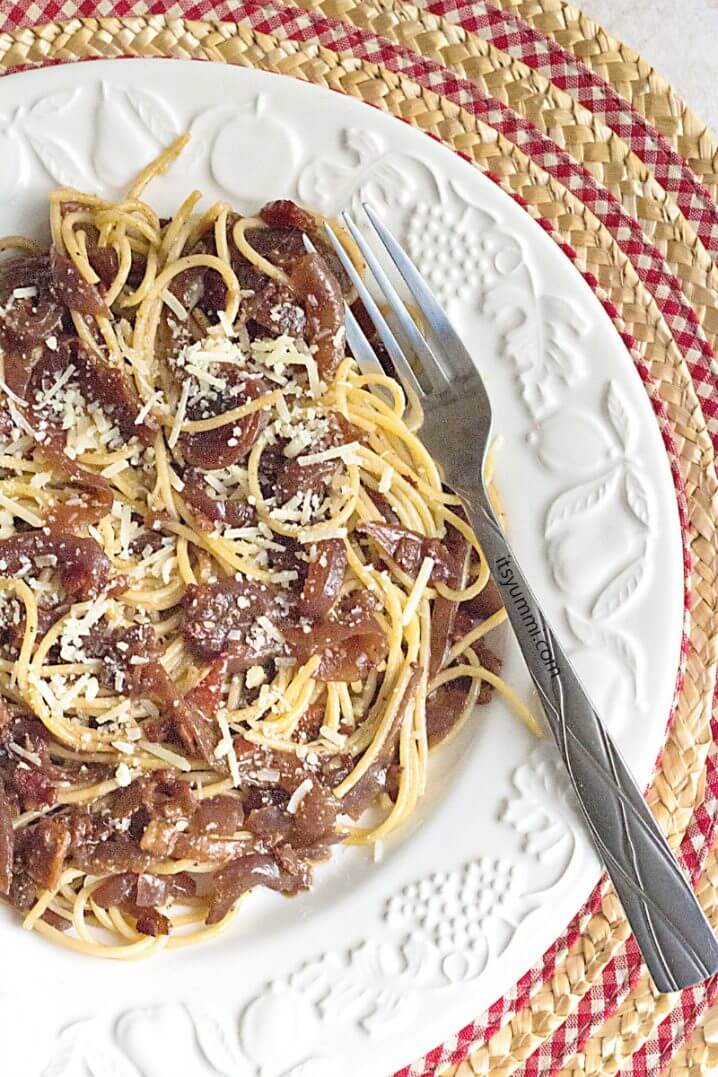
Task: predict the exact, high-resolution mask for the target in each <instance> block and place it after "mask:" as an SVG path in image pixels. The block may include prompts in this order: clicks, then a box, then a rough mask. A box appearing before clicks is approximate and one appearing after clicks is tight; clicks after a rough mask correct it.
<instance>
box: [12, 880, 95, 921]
mask: <svg viewBox="0 0 718 1077" xmlns="http://www.w3.org/2000/svg"><path fill="white" fill-rule="evenodd" d="M82 874H83V873H82V872H81V871H78V870H77V869H76V868H70V869H68V870H67V871H64V872H63V873H62V875H61V876H60V879H59V881H58V884H57V886H56V887H54V888H53V889H52V890H43V892H42V893H41V894H40V896H39V897H38V899H37V901H36V902H35V904H34V905H33V907H32V908H31V909H30V911H29V913H28V914H27V916H26V917H25V919H24V920H23V922H22V926H23V927H24V928H25V930H26V931H32V929H33V928H34V927H35V925H36V924H37V922H38V920H39V919H40V917H41V916H42V915H43V913H45V911H46V910H47V908H48V906H49V905H50V902H51V901H52V900H53V898H54V897H55V895H56V894H57V892H58V891H59V889H60V887H61V886H64V885H65V884H66V883H68V882H72V881H73V880H74V879H77V878H79V877H80V876H81V875H82Z"/></svg>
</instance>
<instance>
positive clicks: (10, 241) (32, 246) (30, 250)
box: [0, 236, 42, 254]
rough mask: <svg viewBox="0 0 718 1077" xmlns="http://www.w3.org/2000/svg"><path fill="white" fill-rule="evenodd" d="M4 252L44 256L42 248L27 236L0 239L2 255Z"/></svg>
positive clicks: (0, 252)
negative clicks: (20, 252)
mask: <svg viewBox="0 0 718 1077" xmlns="http://www.w3.org/2000/svg"><path fill="white" fill-rule="evenodd" d="M3 251H23V252H24V253H25V254H42V247H41V246H40V244H39V243H36V242H35V240H34V239H28V238H27V236H3V238H2V239H0V254H2V252H3Z"/></svg>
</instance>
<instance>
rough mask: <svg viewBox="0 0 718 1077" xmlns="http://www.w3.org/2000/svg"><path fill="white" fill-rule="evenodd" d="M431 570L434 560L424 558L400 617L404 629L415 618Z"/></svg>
mask: <svg viewBox="0 0 718 1077" xmlns="http://www.w3.org/2000/svg"><path fill="white" fill-rule="evenodd" d="M433 569H434V558H433V557H425V558H424V560H423V561H422V562H421V568H420V569H419V571H418V572H417V574H416V579H415V580H414V586H413V587H412V589H411V591H410V592H409V597H408V598H407V600H406V605H405V606H404V612H403V613H402V615H401V623H402V625H403V626H404V627H405V628H406V626H407V625H408V624H409V623H410V622H411V621H412V619H413V618H414V617H415V616H416V611H417V609H418V608H419V603H420V602H421V598H422V595H423V594H424V591H425V590H426V588H427V587H428V585H429V580H430V579H431V573H432V572H433Z"/></svg>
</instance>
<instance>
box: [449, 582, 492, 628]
mask: <svg viewBox="0 0 718 1077" xmlns="http://www.w3.org/2000/svg"><path fill="white" fill-rule="evenodd" d="M502 607H503V601H502V599H501V593H500V591H499V589H498V587H497V586H496V584H495V583H494V581H493V580H492V579H489V580H488V582H487V584H486V587H484V589H483V591H481V592H480V594H478V595H476V597H475V598H470V599H468V600H467V601H466V602H462V603H461V605H460V606H459V609H458V611H457V614H456V625H455V628H454V636H455V638H456V639H460V638H461V637H462V636H465V635H466V633H467V632H470V631H471V630H472V628H476V626H477V625H480V624H482V623H483V622H484V621H486V620H487V619H488V618H489V617H491V616H493V614H494V613H496V612H497V611H498V610H500V609H501V608H502Z"/></svg>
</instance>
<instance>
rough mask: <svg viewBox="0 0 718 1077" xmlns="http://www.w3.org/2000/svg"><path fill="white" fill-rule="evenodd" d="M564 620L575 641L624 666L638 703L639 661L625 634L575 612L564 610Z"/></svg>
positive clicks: (636, 652)
mask: <svg viewBox="0 0 718 1077" xmlns="http://www.w3.org/2000/svg"><path fill="white" fill-rule="evenodd" d="M566 619H567V621H568V624H569V627H570V629H571V631H572V632H573V634H574V636H575V637H576V639H577V640H578V641H579V642H580V643H583V644H584V645H585V646H586V647H589V648H590V647H596V648H600V649H601V650H602V651H603V652H604V653H605V654H606V655H609V656H611V657H613V658H614V659H615V660H616V661H617V662H618V663H619V664H620V665H622V666H624V667H625V669H626V671H627V672H628V675H629V677H630V682H631V689H632V694H633V699H634V702H636V703H638V701H639V691H638V685H639V675H640V661H639V654H638V649H637V648H636V646H635V645H634V644H633V642H632V641H631V639H630V637H629V636H628V635H627V634H626V633H625V632H620V631H619V630H618V629H616V628H609V627H608V626H606V625H604V624H597V623H595V622H591V621H588V620H586V618H585V617H581V615H580V614H578V613H576V611H575V610H571V609H568V608H567V609H566Z"/></svg>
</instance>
